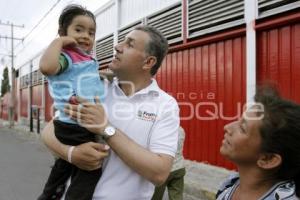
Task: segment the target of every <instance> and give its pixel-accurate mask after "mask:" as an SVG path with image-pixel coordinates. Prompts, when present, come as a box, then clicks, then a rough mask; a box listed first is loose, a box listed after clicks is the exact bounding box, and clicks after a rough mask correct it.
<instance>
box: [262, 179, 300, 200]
mask: <svg viewBox="0 0 300 200" xmlns="http://www.w3.org/2000/svg"><path fill="white" fill-rule="evenodd" d="M262 199H265V200H274V199H285V200H297V199H299V198H298V197H297V196H296V186H295V183H294V182H293V181H282V182H280V183H277V184H276V185H274V186H273V187H272V188H271V189H270V190H269V192H268V193H266V195H265V196H264V198H262Z"/></svg>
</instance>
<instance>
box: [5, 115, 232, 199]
mask: <svg viewBox="0 0 300 200" xmlns="http://www.w3.org/2000/svg"><path fill="white" fill-rule="evenodd" d="M7 124H8V123H7V122H5V121H2V120H0V159H1V160H0V200H36V198H37V196H38V195H39V194H40V192H41V190H42V188H43V186H44V183H45V181H46V179H47V177H48V174H49V173H50V167H51V165H52V163H53V157H52V155H51V154H50V153H49V152H48V150H47V149H46V147H45V146H44V145H43V144H42V142H41V141H40V139H39V135H38V134H36V133H30V132H29V127H28V126H24V125H20V124H19V125H17V124H16V125H15V129H8V128H7ZM3 125H5V126H3ZM185 165H186V170H187V174H186V176H185V190H184V200H213V199H215V193H216V191H217V188H218V187H219V185H220V183H221V182H223V180H224V179H225V177H226V176H228V174H229V173H230V171H228V170H226V169H223V168H219V167H215V166H211V165H207V164H204V163H198V162H193V161H189V160H186V161H185ZM167 199H168V197H167V194H166V195H165V197H164V200H167Z"/></svg>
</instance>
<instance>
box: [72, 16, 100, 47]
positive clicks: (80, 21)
mask: <svg viewBox="0 0 300 200" xmlns="http://www.w3.org/2000/svg"><path fill="white" fill-rule="evenodd" d="M95 32H96V24H95V22H94V21H93V19H92V18H91V17H89V16H85V15H78V16H76V17H74V19H73V20H72V22H71V24H70V25H69V26H68V28H67V36H70V37H73V38H74V39H75V40H76V41H77V43H78V46H79V48H81V49H82V50H84V51H86V52H90V51H91V50H92V49H93V45H94V41H95Z"/></svg>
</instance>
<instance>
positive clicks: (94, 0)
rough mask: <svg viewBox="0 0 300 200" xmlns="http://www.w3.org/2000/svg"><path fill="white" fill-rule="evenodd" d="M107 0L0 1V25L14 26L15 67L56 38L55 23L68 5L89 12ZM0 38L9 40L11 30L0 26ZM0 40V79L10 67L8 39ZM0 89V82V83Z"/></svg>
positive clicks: (107, 0) (9, 42) (9, 41)
mask: <svg viewBox="0 0 300 200" xmlns="http://www.w3.org/2000/svg"><path fill="white" fill-rule="evenodd" d="M109 1H110V0H23V1H22V0H0V13H1V15H0V24H1V23H4V24H7V22H9V23H13V24H15V25H17V26H23V25H24V27H15V28H14V29H13V30H14V38H17V39H22V38H24V40H23V41H21V40H14V47H15V48H14V55H15V56H16V57H15V59H14V63H15V67H16V68H18V67H20V66H21V65H22V64H24V63H25V62H26V61H27V60H28V58H31V57H33V56H35V55H36V54H38V53H39V52H40V51H42V50H43V49H44V48H46V46H47V45H48V44H49V43H50V42H51V41H52V40H53V39H54V38H55V37H56V36H57V27H58V25H57V23H58V22H57V21H58V17H59V14H60V12H61V11H62V9H63V8H64V7H65V6H66V5H68V4H72V3H76V4H80V5H82V6H84V7H86V8H87V9H89V10H91V11H92V12H94V11H96V10H97V9H99V8H100V7H101V6H103V5H104V4H106V3H107V2H109ZM0 36H1V37H11V27H10V26H5V25H0ZM1 37H0V79H1V80H2V73H3V69H4V67H5V66H8V67H9V68H10V67H11V56H10V55H11V40H10V39H5V38H1ZM0 86H1V81H0Z"/></svg>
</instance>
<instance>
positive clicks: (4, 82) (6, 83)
mask: <svg viewBox="0 0 300 200" xmlns="http://www.w3.org/2000/svg"><path fill="white" fill-rule="evenodd" d="M9 89H10V88H9V76H8V68H7V67H5V69H4V71H3V79H2V84H1V97H3V96H4V95H5V93H6V92H8V91H9Z"/></svg>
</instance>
